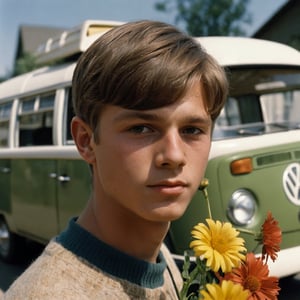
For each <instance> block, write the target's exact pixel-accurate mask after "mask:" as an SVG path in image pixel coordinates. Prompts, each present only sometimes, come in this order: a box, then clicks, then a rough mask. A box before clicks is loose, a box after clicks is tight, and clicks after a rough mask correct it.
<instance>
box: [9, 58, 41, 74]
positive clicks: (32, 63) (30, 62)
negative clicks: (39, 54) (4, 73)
mask: <svg viewBox="0 0 300 300" xmlns="http://www.w3.org/2000/svg"><path fill="white" fill-rule="evenodd" d="M37 67H38V65H37V64H36V60H35V57H34V56H33V54H31V53H25V54H24V55H23V56H22V57H20V58H19V59H18V60H17V61H16V64H15V69H14V72H13V76H17V75H20V74H24V73H27V72H29V71H32V70H34V69H36V68H37Z"/></svg>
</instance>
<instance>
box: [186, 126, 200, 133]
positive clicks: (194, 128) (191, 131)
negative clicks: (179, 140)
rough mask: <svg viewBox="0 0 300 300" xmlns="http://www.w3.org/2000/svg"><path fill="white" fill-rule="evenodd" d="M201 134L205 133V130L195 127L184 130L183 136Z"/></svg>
mask: <svg viewBox="0 0 300 300" xmlns="http://www.w3.org/2000/svg"><path fill="white" fill-rule="evenodd" d="M201 133H203V130H201V129H200V128H197V127H194V126H190V127H186V128H184V129H183V130H182V134H189V135H199V134H201Z"/></svg>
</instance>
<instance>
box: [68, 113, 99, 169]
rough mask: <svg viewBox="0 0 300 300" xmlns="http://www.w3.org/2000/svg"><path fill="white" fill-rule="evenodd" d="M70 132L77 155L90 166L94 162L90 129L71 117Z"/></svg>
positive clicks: (79, 120)
mask: <svg viewBox="0 0 300 300" xmlns="http://www.w3.org/2000/svg"><path fill="white" fill-rule="evenodd" d="M71 132H72V136H73V140H74V142H75V145H76V146H77V150H78V152H79V154H80V155H81V157H82V158H83V159H84V160H85V161H86V162H87V163H88V164H92V163H93V162H94V161H95V155H94V151H93V147H92V143H93V132H92V129H91V128H90V126H89V125H87V124H86V123H85V122H84V121H83V120H81V119H80V118H78V117H73V119H72V122H71Z"/></svg>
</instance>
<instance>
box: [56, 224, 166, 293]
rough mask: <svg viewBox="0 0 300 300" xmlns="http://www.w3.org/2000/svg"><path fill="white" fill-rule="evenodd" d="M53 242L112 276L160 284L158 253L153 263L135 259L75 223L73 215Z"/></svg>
mask: <svg viewBox="0 0 300 300" xmlns="http://www.w3.org/2000/svg"><path fill="white" fill-rule="evenodd" d="M56 241H57V242H58V243H60V244H61V245H62V246H63V247H65V248H66V249H68V250H69V251H71V252H72V253H74V254H75V255H77V256H79V257H81V258H83V259H85V260H86V261H87V262H89V263H90V264H91V265H94V266H95V267H97V268H99V269H101V270H102V271H104V272H106V273H108V274H110V275H113V276H115V277H118V278H121V279H124V280H127V281H130V282H132V283H135V284H137V285H139V286H142V287H145V288H152V289H153V288H157V287H160V286H162V285H163V283H164V277H163V275H164V271H165V269H166V261H165V259H164V257H163V255H162V253H161V252H160V253H159V256H158V258H157V263H149V262H146V261H143V260H139V259H136V258H135V257H132V256H130V255H127V254H125V253H123V252H121V251H119V250H117V249H115V248H113V247H111V246H110V245H108V244H106V243H104V242H102V241H101V240H99V239H98V238H96V237H95V236H94V235H92V234H91V233H89V232H88V231H87V230H85V229H84V228H82V227H81V226H80V225H79V224H78V223H76V219H75V218H74V219H71V220H70V222H69V225H68V227H67V228H66V230H65V231H63V232H62V233H61V234H60V235H59V236H58V237H56ZM141 242H142V241H141Z"/></svg>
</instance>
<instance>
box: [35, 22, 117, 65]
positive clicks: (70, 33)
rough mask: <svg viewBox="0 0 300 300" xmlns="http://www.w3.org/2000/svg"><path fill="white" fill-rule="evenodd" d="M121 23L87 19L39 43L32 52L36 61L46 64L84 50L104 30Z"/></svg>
mask: <svg viewBox="0 0 300 300" xmlns="http://www.w3.org/2000/svg"><path fill="white" fill-rule="evenodd" d="M121 24H123V23H122V22H117V21H101V20H99V21H97V20H96V21H95V20H87V21H85V22H83V23H82V24H81V25H79V26H76V27H74V28H72V29H70V30H66V31H63V32H62V33H61V34H60V35H59V36H55V37H52V38H49V39H48V40H47V41H46V42H45V43H44V44H42V45H40V46H39V47H38V49H37V50H36V51H35V53H34V56H35V57H36V62H37V63H39V64H47V63H50V62H53V61H57V60H60V59H63V58H67V57H70V56H73V55H75V54H78V53H81V52H84V51H85V50H86V49H87V48H88V47H89V46H90V45H91V44H92V43H93V42H94V41H95V40H96V39H97V38H98V37H99V36H101V35H102V34H103V33H104V32H106V31H108V30H110V29H111V28H113V27H116V26H119V25H121Z"/></svg>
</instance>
